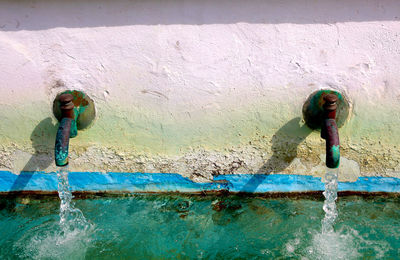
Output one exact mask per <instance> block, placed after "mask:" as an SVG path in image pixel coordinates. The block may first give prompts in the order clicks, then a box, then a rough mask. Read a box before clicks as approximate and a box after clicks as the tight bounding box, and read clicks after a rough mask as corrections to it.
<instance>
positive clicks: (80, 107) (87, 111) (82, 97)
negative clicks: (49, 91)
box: [53, 90, 96, 137]
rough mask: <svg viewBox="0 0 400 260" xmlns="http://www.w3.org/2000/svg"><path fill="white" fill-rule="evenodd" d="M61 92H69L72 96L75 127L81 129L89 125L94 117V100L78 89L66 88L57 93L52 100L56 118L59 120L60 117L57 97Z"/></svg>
mask: <svg viewBox="0 0 400 260" xmlns="http://www.w3.org/2000/svg"><path fill="white" fill-rule="evenodd" d="M62 94H71V95H72V96H73V100H72V103H74V112H75V115H76V118H75V120H76V124H77V129H78V130H82V129H85V128H87V127H89V126H90V125H91V124H92V122H93V121H94V119H95V117H96V110H95V107H94V102H93V100H92V99H91V98H90V97H89V96H88V95H86V94H85V93H84V92H81V91H78V90H67V91H64V92H61V93H59V94H58V95H57V97H56V98H55V100H54V102H53V114H54V116H55V117H56V118H57V120H58V121H61V119H62V114H61V109H60V101H59V97H60V96H61V95H62ZM71 137H73V136H71Z"/></svg>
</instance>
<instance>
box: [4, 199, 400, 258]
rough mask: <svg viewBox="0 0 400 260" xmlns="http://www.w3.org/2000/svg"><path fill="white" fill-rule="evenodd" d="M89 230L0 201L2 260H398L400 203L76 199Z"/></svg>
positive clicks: (32, 202) (52, 205)
mask: <svg viewBox="0 0 400 260" xmlns="http://www.w3.org/2000/svg"><path fill="white" fill-rule="evenodd" d="M74 201H75V207H76V208H79V209H80V210H81V211H82V212H83V214H84V216H85V218H86V220H87V221H88V222H89V223H90V224H89V225H84V226H82V225H76V226H73V225H72V226H71V227H70V228H69V229H68V230H67V231H65V227H64V229H63V228H61V227H60V223H59V221H60V216H59V207H60V204H59V200H58V199H56V198H47V199H43V198H42V199H40V200H39V199H32V198H31V199H28V198H18V199H16V200H12V199H6V198H2V199H0V202H1V203H0V230H1V236H0V259H32V258H33V259H261V258H264V259H271V258H274V259H366V258H367V259H376V258H384V259H397V258H398V257H399V256H400V198H398V197H374V198H361V197H357V196H349V197H339V199H338V203H337V208H338V212H339V216H338V218H337V221H336V224H335V225H334V232H333V233H331V234H329V235H322V233H321V221H322V219H323V218H324V211H323V209H322V206H323V199H322V198H318V199H314V198H305V199H293V198H257V197H251V198H250V197H239V196H228V197H221V196H220V197H209V196H206V197H200V196H194V197H190V196H175V195H171V196H155V195H143V196H132V197H115V198H110V197H109V198H92V199H84V200H79V199H74Z"/></svg>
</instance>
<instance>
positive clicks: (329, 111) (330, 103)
mask: <svg viewBox="0 0 400 260" xmlns="http://www.w3.org/2000/svg"><path fill="white" fill-rule="evenodd" d="M337 100H338V97H337V96H336V95H335V94H328V95H326V96H324V101H325V103H324V105H323V109H324V119H323V122H322V126H321V137H322V138H323V139H325V140H326V166H327V167H328V168H337V167H339V162H340V149H339V147H340V145H339V132H338V127H337V125H336V120H335V119H336V108H337V105H336V102H337Z"/></svg>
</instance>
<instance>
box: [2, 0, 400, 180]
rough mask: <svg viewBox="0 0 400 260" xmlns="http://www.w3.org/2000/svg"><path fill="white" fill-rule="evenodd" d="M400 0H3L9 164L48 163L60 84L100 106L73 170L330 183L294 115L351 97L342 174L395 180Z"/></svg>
mask: <svg viewBox="0 0 400 260" xmlns="http://www.w3.org/2000/svg"><path fill="white" fill-rule="evenodd" d="M399 16H400V4H399V3H398V2H397V1H396V0H352V1H345V0H339V1H333V0H322V1H311V0H296V1H295V0H292V1H278V0H269V1H262V0H251V1H240V0H234V1H228V0H217V1H212V0H207V1H203V0H201V1H200V0H168V1H162V0H146V1H144V0H143V1H139V0H134V1H126V0H118V1H102V0H99V1H97V0H96V1H88V0H86V1H78V0H72V1H62V0H58V1H47V0H44V1H0V79H1V80H0V105H1V110H0V119H1V123H0V168H1V169H2V170H11V171H13V172H15V173H18V172H19V171H21V170H26V171H52V170H54V168H55V166H54V163H53V158H54V157H53V148H54V139H55V133H56V128H57V121H56V120H55V119H54V117H53V115H52V109H51V106H52V102H53V100H54V97H55V95H56V94H57V93H59V92H61V91H62V90H64V89H77V90H83V91H85V92H86V93H87V94H88V95H89V96H90V97H91V98H93V99H94V100H95V103H96V109H97V119H96V121H95V123H94V124H93V126H92V127H91V128H89V129H87V130H85V131H80V132H79V135H78V137H76V138H74V139H72V140H71V142H70V151H71V154H70V158H71V159H70V165H71V166H70V167H71V168H70V169H71V170H75V171H79V170H80V171H126V172H176V173H180V174H182V175H184V176H189V177H191V178H192V179H194V180H198V181H205V180H207V179H211V178H212V175H219V174H226V173H278V172H283V173H291V174H312V175H314V176H321V175H322V174H323V173H324V168H323V162H322V160H321V158H323V156H321V154H323V153H324V142H323V140H321V138H320V137H319V132H312V131H311V130H310V129H308V128H307V127H306V126H304V123H303V122H302V119H301V117H302V115H301V108H302V105H303V103H304V101H305V100H306V98H307V97H308V95H309V94H310V93H312V92H313V91H315V90H318V89H321V88H328V89H329V88H330V89H335V90H338V91H340V92H342V93H343V94H344V95H346V97H347V98H348V99H349V101H350V102H351V108H352V111H351V115H350V117H349V119H348V122H347V123H346V124H345V126H344V127H342V128H341V129H340V139H341V144H342V147H341V148H342V156H343V157H345V158H343V159H342V166H341V167H342V173H341V179H342V180H354V179H355V178H356V177H357V176H359V175H364V176H368V175H381V176H395V177H396V176H397V177H400V164H399V163H400V152H399V149H398V146H399V145H400V116H399V112H400V102H399V101H400V74H399V68H400V18H399Z"/></svg>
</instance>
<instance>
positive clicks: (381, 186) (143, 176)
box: [0, 171, 400, 193]
mask: <svg viewBox="0 0 400 260" xmlns="http://www.w3.org/2000/svg"><path fill="white" fill-rule="evenodd" d="M69 183H70V185H71V187H72V190H73V191H92V192H99V191H102V192H187V193H191V192H193V193H194V192H202V191H221V190H228V191H230V192H251V193H265V192H306V191H322V190H324V183H323V182H321V178H317V177H312V176H306V175H282V174H273V175H261V174H257V175H251V174H240V175H220V176H217V177H215V178H214V182H213V183H196V182H193V181H191V180H189V179H188V178H184V177H182V176H181V175H179V174H172V173H117V172H109V173H99V172H71V173H70V175H69ZM338 189H339V191H358V192H400V179H399V178H389V177H360V178H358V180H357V181H356V182H340V183H339V187H338ZM22 190H26V191H56V190H57V175H56V173H44V172H34V173H33V172H22V173H21V174H20V175H16V174H13V173H11V172H9V171H0V192H9V191H22Z"/></svg>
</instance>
